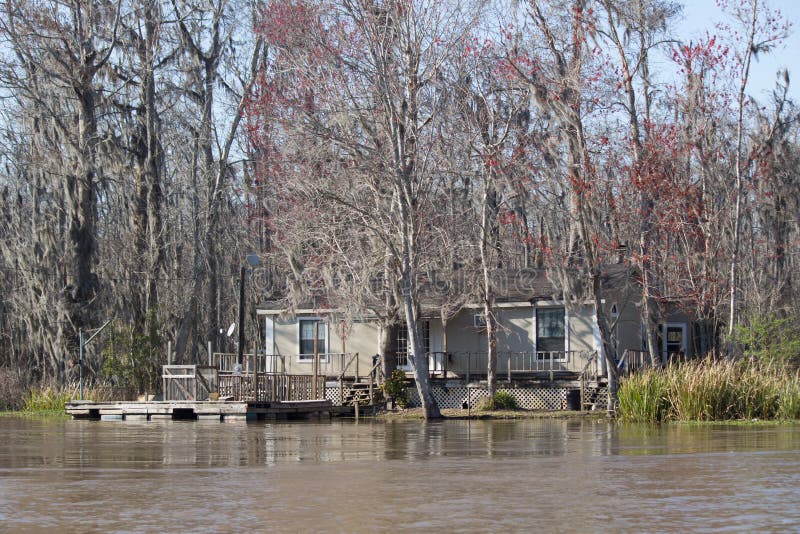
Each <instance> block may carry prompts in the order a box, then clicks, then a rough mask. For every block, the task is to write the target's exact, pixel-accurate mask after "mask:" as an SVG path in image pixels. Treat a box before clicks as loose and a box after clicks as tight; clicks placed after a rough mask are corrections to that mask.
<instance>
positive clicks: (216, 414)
mask: <svg viewBox="0 0 800 534" xmlns="http://www.w3.org/2000/svg"><path fill="white" fill-rule="evenodd" d="M66 412H67V415H71V416H72V418H73V419H94V420H103V421H157V420H166V421H172V420H200V421H258V420H268V421H274V420H292V419H321V418H330V417H334V416H337V415H351V414H352V413H353V408H352V406H333V405H332V403H331V401H329V400H306V401H287V402H252V401H250V402H246V401H149V402H133V401H121V402H113V401H112V402H93V401H73V402H69V403H67V405H66Z"/></svg>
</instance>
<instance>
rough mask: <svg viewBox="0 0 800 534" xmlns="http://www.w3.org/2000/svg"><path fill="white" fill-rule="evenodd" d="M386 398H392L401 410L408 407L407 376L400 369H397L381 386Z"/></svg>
mask: <svg viewBox="0 0 800 534" xmlns="http://www.w3.org/2000/svg"><path fill="white" fill-rule="evenodd" d="M381 389H382V390H383V394H384V395H385V396H386V398H389V397H391V398H392V399H393V400H394V402H395V403H396V404H397V405H398V406H400V407H401V408H405V407H406V406H408V389H407V388H406V374H405V373H404V372H403V371H401V370H400V369H395V370H394V371H392V374H391V375H389V377H388V378H387V379H386V380H385V381H384V382H383V385H382V386H381Z"/></svg>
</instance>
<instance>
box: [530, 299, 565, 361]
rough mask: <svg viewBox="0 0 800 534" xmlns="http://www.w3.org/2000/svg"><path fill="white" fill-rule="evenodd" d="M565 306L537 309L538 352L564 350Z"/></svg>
mask: <svg viewBox="0 0 800 534" xmlns="http://www.w3.org/2000/svg"><path fill="white" fill-rule="evenodd" d="M564 323H565V314H564V308H541V309H537V310H536V352H540V353H541V352H564V346H565V339H564V338H565V332H566V327H565V324H564Z"/></svg>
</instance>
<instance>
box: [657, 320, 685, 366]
mask: <svg viewBox="0 0 800 534" xmlns="http://www.w3.org/2000/svg"><path fill="white" fill-rule="evenodd" d="M662 342H663V345H662V350H663V351H664V356H665V358H666V361H671V360H674V359H676V358H678V357H683V356H685V355H686V323H667V324H665V325H664V333H663V336H662Z"/></svg>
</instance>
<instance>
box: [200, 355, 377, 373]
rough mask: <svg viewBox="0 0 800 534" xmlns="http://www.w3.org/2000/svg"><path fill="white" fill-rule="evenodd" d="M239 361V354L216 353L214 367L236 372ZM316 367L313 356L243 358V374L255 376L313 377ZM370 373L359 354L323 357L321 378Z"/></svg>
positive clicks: (320, 356) (213, 357)
mask: <svg viewBox="0 0 800 534" xmlns="http://www.w3.org/2000/svg"><path fill="white" fill-rule="evenodd" d="M236 358H237V356H236V354H232V353H227V352H215V353H213V354H212V355H211V364H212V366H214V367H217V368H218V369H219V370H220V372H233V370H234V366H235V365H236ZM254 361H255V365H254V364H253V362H254ZM313 364H314V357H313V355H311V354H258V355H256V357H255V359H254V358H253V354H252V353H250V354H245V355H243V358H242V366H241V372H243V373H251V372H252V371H253V368H254V367H255V370H256V372H258V373H267V374H296V375H306V374H308V375H310V374H312V373H313V369H312V367H313ZM369 367H371V365H369ZM368 372H369V368H368V366H367V365H363V362H361V363H360V362H359V358H358V353H357V352H325V353H320V354H319V366H318V368H317V374H318V375H321V376H327V377H338V376H340V375H342V374H343V373H344V376H347V377H351V376H352V377H356V378H357V377H359V376H362V377H363V376H365V375H366V374H367V373H368Z"/></svg>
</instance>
